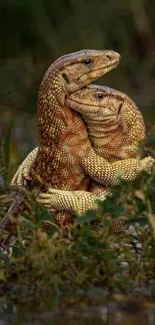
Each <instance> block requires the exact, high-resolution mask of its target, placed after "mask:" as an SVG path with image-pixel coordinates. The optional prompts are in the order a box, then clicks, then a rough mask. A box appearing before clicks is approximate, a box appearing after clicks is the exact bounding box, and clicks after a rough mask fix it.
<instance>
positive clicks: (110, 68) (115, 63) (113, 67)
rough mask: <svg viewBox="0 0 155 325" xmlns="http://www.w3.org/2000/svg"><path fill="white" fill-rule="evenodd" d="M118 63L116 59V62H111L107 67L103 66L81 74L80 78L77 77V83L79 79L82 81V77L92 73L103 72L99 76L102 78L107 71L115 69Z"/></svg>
mask: <svg viewBox="0 0 155 325" xmlns="http://www.w3.org/2000/svg"><path fill="white" fill-rule="evenodd" d="M119 62H120V60H118V59H117V60H114V61H113V62H111V63H110V64H109V65H107V66H104V67H101V68H96V69H92V70H91V71H88V72H85V73H83V74H82V75H81V76H79V77H78V78H77V81H79V80H80V79H82V78H83V76H85V75H88V74H91V73H92V72H95V71H100V70H102V71H103V73H102V74H101V76H103V75H104V74H106V73H107V72H108V71H110V70H112V69H115V68H117V66H118V64H119Z"/></svg>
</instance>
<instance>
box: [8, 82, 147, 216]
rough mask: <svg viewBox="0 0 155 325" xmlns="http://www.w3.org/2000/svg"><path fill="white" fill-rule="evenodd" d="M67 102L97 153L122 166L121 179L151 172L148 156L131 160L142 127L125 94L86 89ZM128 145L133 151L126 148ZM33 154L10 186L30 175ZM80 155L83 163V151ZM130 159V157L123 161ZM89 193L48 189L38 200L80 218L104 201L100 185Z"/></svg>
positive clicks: (139, 139) (141, 122) (104, 88)
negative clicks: (80, 118)
mask: <svg viewBox="0 0 155 325" xmlns="http://www.w3.org/2000/svg"><path fill="white" fill-rule="evenodd" d="M102 94H103V98H101V99H100V98H98V95H100V96H101V95H102ZM67 102H68V104H69V105H70V107H72V108H73V109H76V110H77V111H79V112H81V113H82V117H83V119H84V120H85V122H86V125H87V129H88V134H89V138H90V140H91V143H92V145H93V148H94V149H95V151H96V153H97V154H99V155H101V156H103V157H106V158H107V160H108V161H110V162H111V165H113V166H115V165H117V166H119V169H118V170H119V171H121V170H122V166H123V170H124V175H123V177H124V178H126V179H127V180H131V179H134V178H135V177H138V176H139V174H140V172H141V171H142V169H147V170H148V171H150V168H151V166H152V162H153V159H152V158H150V157H148V158H145V159H143V160H141V161H139V160H135V159H133V157H135V156H136V153H137V149H138V143H139V142H140V141H142V140H144V139H145V125H144V121H143V117H142V115H141V113H140V111H139V110H138V108H137V107H136V105H135V104H134V102H133V101H132V100H131V99H130V98H129V97H128V96H127V95H125V94H123V93H121V92H119V91H117V90H114V89H110V88H108V87H102V86H89V87H87V88H85V89H83V90H80V91H78V92H76V93H74V94H72V95H70V96H69V97H68V100H67ZM131 146H132V149H131V148H127V147H131ZM133 147H135V148H133ZM36 152H37V148H36V149H34V150H33V152H32V153H31V154H30V155H31V156H30V157H28V158H27V159H26V160H25V161H24V162H23V163H22V165H21V166H20V168H19V170H18V172H17V173H16V175H15V176H14V179H13V181H12V185H15V184H18V185H22V183H23V175H24V176H25V177H27V176H28V175H29V167H30V166H31V163H32V161H31V159H35V157H36ZM83 156H84V158H83V161H85V159H86V158H85V153H84V152H83ZM98 157H99V156H98ZM130 157H132V158H131V159H128V160H124V159H125V158H130ZM99 159H100V157H99ZM117 160H118V162H117V163H116V161H117ZM27 166H28V168H27ZM124 167H125V168H124ZM90 169H91V167H90ZM101 173H102V170H101ZM128 175H129V177H128ZM113 181H114V182H112V183H111V184H110V185H112V184H113V183H116V182H115V179H114V180H113ZM91 192H92V193H90V192H86V191H76V192H72V191H62V190H57V189H49V192H48V193H42V194H40V196H39V197H38V201H39V202H40V203H43V204H45V206H46V207H48V208H51V207H52V208H54V209H56V210H60V211H65V210H67V211H70V212H72V213H73V214H80V215H81V214H84V213H85V212H86V210H87V209H88V208H92V207H95V205H94V199H97V198H100V199H104V198H105V193H106V192H105V190H104V189H103V187H102V186H100V185H99V184H95V183H94V184H92V185H91Z"/></svg>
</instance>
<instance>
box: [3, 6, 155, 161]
mask: <svg viewBox="0 0 155 325" xmlns="http://www.w3.org/2000/svg"><path fill="white" fill-rule="evenodd" d="M84 48H93V49H100V48H104V49H113V50H115V51H117V52H119V53H120V54H121V56H122V60H121V64H120V66H119V67H118V68H117V69H116V70H114V71H112V72H111V73H109V74H108V75H107V76H105V77H104V78H103V79H102V80H99V83H103V84H105V85H108V86H111V87H114V88H117V89H119V90H121V91H124V92H126V93H128V95H130V96H131V97H132V99H133V100H134V101H135V102H136V104H137V105H138V106H139V108H140V110H141V111H142V113H143V115H144V118H145V121H146V125H147V127H148V130H149V131H150V132H152V134H154V133H153V132H154V131H153V125H154V124H155V1H151V0H117V1H116V0H107V1H106V0H87V1H86V0H56V1H54V0H0V141H1V140H3V138H4V137H5V134H6V131H7V129H8V126H9V123H10V121H11V120H12V118H13V120H14V124H13V128H12V141H11V161H12V164H18V163H19V162H20V160H21V159H23V158H24V157H25V155H26V154H27V153H28V152H29V151H30V150H31V149H32V148H34V146H35V145H37V124H36V99H37V90H38V86H39V83H40V81H41V79H42V77H43V74H44V72H45V70H46V69H47V67H48V66H49V65H50V64H51V63H52V62H53V61H54V60H55V59H56V58H58V57H59V56H61V55H63V54H66V53H70V52H74V51H77V50H81V49H84ZM151 141H152V140H151ZM152 143H153V142H152ZM153 145H154V144H153Z"/></svg>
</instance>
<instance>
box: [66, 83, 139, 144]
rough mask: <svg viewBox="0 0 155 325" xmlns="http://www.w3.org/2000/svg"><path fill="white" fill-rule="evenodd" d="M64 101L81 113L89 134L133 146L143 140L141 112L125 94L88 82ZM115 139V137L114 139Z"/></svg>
mask: <svg viewBox="0 0 155 325" xmlns="http://www.w3.org/2000/svg"><path fill="white" fill-rule="evenodd" d="M67 103H68V105H69V107H70V108H72V109H74V110H76V111H78V112H79V113H81V114H82V117H83V119H84V120H85V122H86V124H87V129H88V133H89V136H91V135H93V137H94V138H96V137H97V136H99V133H100V137H102V136H103V133H105V135H104V137H106V136H107V137H108V141H116V142H117V140H118V137H119V141H120V142H121V140H120V139H122V144H123V143H124V144H125V143H126V144H127V145H128V146H134V145H135V146H136V145H137V144H138V143H139V142H141V141H142V140H144V139H145V125H144V120H143V116H142V114H141V112H140V111H139V109H138V107H137V106H136V105H135V103H134V102H133V101H132V100H131V98H129V97H128V96H127V95H126V94H124V93H122V92H120V91H117V90H115V89H112V88H109V87H104V86H97V85H90V86H87V87H85V88H83V89H81V90H79V91H77V92H76V93H73V94H71V95H70V96H69V97H68V99H67ZM114 138H115V140H114Z"/></svg>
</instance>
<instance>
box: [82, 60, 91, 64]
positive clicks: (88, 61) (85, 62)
mask: <svg viewBox="0 0 155 325" xmlns="http://www.w3.org/2000/svg"><path fill="white" fill-rule="evenodd" d="M83 63H84V64H86V65H90V64H92V60H90V59H85V60H84V61H83Z"/></svg>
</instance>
